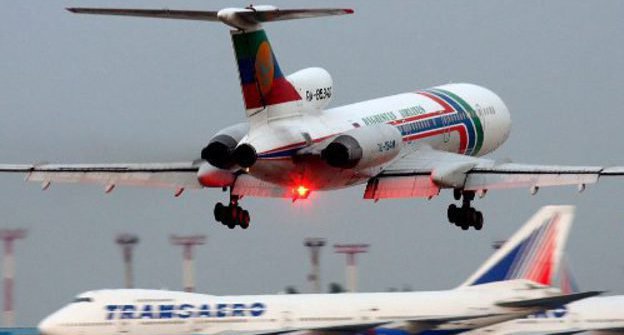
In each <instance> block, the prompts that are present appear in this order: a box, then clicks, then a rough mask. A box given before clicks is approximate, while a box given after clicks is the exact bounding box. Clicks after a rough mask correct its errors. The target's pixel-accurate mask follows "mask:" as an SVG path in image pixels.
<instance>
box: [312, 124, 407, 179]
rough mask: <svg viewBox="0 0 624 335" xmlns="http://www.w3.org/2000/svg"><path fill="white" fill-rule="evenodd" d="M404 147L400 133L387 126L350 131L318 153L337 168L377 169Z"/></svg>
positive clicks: (378, 125)
mask: <svg viewBox="0 0 624 335" xmlns="http://www.w3.org/2000/svg"><path fill="white" fill-rule="evenodd" d="M402 145H403V139H402V136H401V132H400V131H399V130H398V129H397V128H396V127H394V126H392V125H389V124H377V125H372V126H369V127H361V128H355V129H351V130H349V131H347V132H345V133H343V134H341V135H338V136H337V137H336V138H334V139H333V140H332V141H331V142H330V143H329V144H328V145H327V146H326V147H325V149H323V150H321V159H322V160H324V161H325V162H326V163H327V164H328V165H329V166H332V167H335V168H340V169H357V170H362V169H367V168H371V167H380V166H382V165H383V164H385V163H388V162H390V161H391V160H392V159H394V158H395V157H396V156H397V155H398V154H399V152H401V148H402Z"/></svg>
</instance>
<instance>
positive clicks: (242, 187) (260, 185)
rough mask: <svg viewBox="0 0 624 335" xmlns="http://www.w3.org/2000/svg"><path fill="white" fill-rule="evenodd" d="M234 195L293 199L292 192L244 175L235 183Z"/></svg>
mask: <svg viewBox="0 0 624 335" xmlns="http://www.w3.org/2000/svg"><path fill="white" fill-rule="evenodd" d="M232 194H233V195H238V196H250V197H261V198H292V197H293V193H292V190H290V189H287V188H284V187H280V186H278V185H275V184H271V183H268V182H266V181H262V180H260V179H257V178H254V177H253V176H250V175H248V174H242V175H240V176H238V177H237V178H236V181H234V187H232Z"/></svg>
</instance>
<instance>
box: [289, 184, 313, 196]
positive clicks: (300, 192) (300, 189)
mask: <svg viewBox="0 0 624 335" xmlns="http://www.w3.org/2000/svg"><path fill="white" fill-rule="evenodd" d="M293 195H294V197H295V198H296V199H307V198H308V196H309V195H310V189H309V188H307V187H305V186H303V185H299V186H297V187H296V188H293Z"/></svg>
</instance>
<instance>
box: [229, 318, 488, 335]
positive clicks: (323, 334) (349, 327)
mask: <svg viewBox="0 0 624 335" xmlns="http://www.w3.org/2000/svg"><path fill="white" fill-rule="evenodd" d="M497 315H498V314H469V315H452V316H448V315H443V316H437V315H433V316H422V317H415V318H410V319H408V320H393V319H387V320H386V319H385V318H384V320H380V321H378V322H363V323H353V322H347V323H344V324H338V325H334V326H329V327H318V328H314V327H312V328H284V329H275V330H269V331H262V332H242V333H241V332H238V333H237V334H238V335H285V334H288V335H296V334H310V332H313V333H314V334H316V335H336V334H345V333H349V334H356V333H364V332H366V331H367V330H371V329H375V328H385V329H402V330H405V331H407V332H408V333H413V334H416V333H419V332H421V331H423V330H427V329H432V328H435V327H437V326H441V325H443V324H445V323H449V322H458V321H467V320H474V319H479V318H484V317H492V316H497ZM223 335H225V334H223Z"/></svg>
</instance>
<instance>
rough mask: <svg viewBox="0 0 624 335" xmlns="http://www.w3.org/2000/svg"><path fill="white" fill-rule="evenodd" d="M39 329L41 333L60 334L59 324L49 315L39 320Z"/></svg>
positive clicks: (46, 334)
mask: <svg viewBox="0 0 624 335" xmlns="http://www.w3.org/2000/svg"><path fill="white" fill-rule="evenodd" d="M37 329H38V330H39V334H40V335H60V334H59V332H58V325H57V323H56V322H55V321H54V319H53V318H51V317H47V318H45V319H43V320H42V321H41V322H39V325H37Z"/></svg>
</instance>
